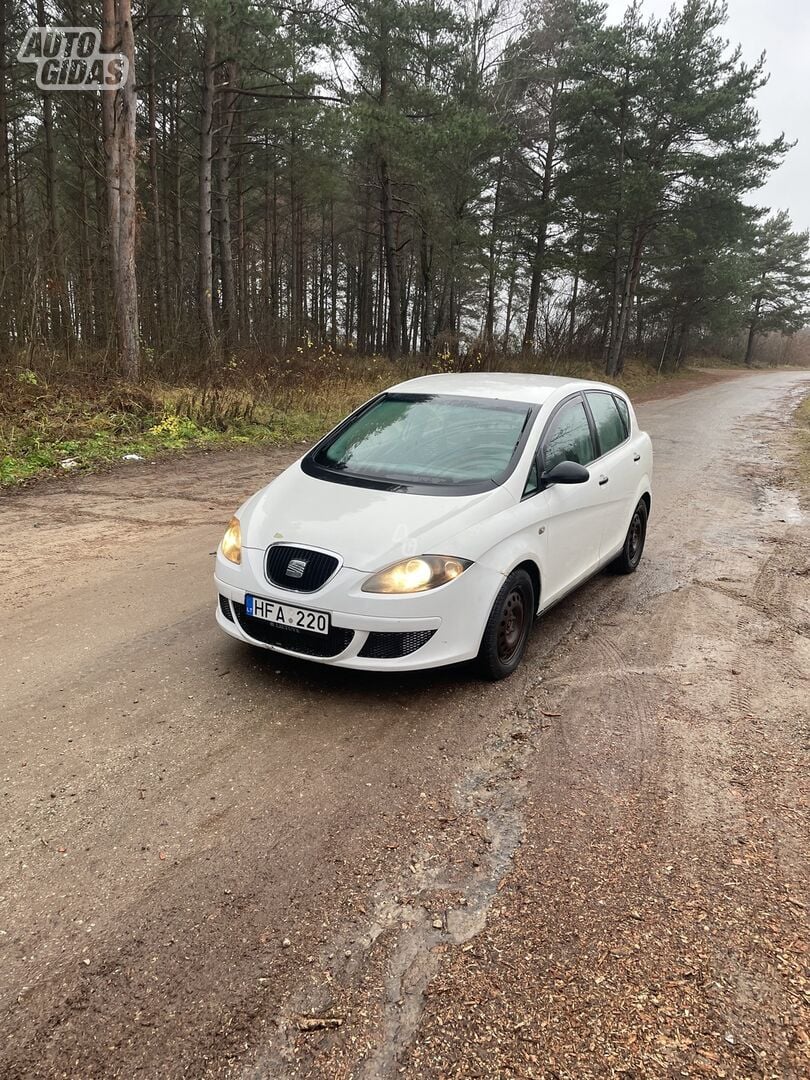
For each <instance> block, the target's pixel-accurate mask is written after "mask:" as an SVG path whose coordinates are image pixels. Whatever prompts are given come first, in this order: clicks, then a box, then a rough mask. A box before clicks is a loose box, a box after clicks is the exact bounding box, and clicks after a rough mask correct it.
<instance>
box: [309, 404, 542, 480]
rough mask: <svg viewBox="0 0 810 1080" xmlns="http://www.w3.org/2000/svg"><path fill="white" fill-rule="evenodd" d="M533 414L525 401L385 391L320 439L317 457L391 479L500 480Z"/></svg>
mask: <svg viewBox="0 0 810 1080" xmlns="http://www.w3.org/2000/svg"><path fill="white" fill-rule="evenodd" d="M530 414H531V409H530V407H529V406H528V405H525V404H521V403H519V402H504V401H492V400H489V399H486V398H468V397H446V396H442V395H439V396H434V395H425V394H419V395H416V394H386V395H385V396H384V397H382V398H379V399H377V401H375V402H373V403H372V404H371V405H370V406H369V407H368V408H367V409H364V410H363V411H362V412H361V413H360V414H359V415H358V416H356V417H355V418H354V419H353V420H350V421H349V422H348V424H346V425H345V426H344V427H342V428H338V429H337V431H336V432H335V434H334V435H333V436H331V437H330V438H328V439H327V441H326V442H324V443H323V444H321V446H320V447H319V448H318V450H317V452H316V453H315V455H314V458H313V460H314V462H315V464H316V465H318V466H320V467H321V468H326V469H328V470H334V471H336V472H339V473H340V474H341V475H342V476H344V477H346V478H348V477H357V478H359V479H364V480H380V481H383V482H385V483H386V484H389V483H391V484H402V485H409V484H416V485H421V484H426V485H441V486H451V487H453V486H460V487H462V486H463V487H465V488H466V487H468V486H469V485H481V484H485V485H486V486H495V485H497V484H499V483H501V482H502V481H503V480H504V479H505V478H506V476H507V475H508V473H509V470H510V465H511V464H512V459H513V457H514V456H515V452H516V450H517V448H518V446H519V444H520V440H521V435H522V433H523V430H524V428H525V426H526V422H527V420H528V418H529V416H530Z"/></svg>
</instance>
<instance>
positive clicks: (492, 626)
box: [478, 570, 537, 681]
mask: <svg viewBox="0 0 810 1080" xmlns="http://www.w3.org/2000/svg"><path fill="white" fill-rule="evenodd" d="M536 609H537V598H536V597H535V595H534V585H533V584H532V579H531V578H530V577H529V575H528V574H527V573H526V571H525V570H513V571H512V573H511V574H510V575H509V577H508V578H507V579H506V581H505V582H504V583H503V585H502V586H501V588H500V590H499V592H498V595H497V596H496V597H495V603H494V604H493V605H492V611H491V612H490V613H489V618H488V619H487V625H486V628H485V629H484V636H483V637H482V638H481V648H480V649H479V650H478V670H479V672H480V673H481V675H483V677H484V678H485V679H491V680H493V681H494V680H497V679H505V678H506V677H507V676H508V675H511V674H512V672H513V671H514V670H515V668H517V666H518V664H519V663H520V661H521V660H522V659H523V654H524V652H525V651H526V643H527V641H528V640H529V631H530V630H531V628H532V622H533V621H534V613H535V611H536Z"/></svg>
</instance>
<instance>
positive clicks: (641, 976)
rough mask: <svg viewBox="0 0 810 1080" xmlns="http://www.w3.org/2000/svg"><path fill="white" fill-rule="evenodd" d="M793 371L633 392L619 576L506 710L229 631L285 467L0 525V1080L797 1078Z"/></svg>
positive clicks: (806, 1047) (442, 683) (458, 691)
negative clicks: (239, 581) (635, 465)
mask: <svg viewBox="0 0 810 1080" xmlns="http://www.w3.org/2000/svg"><path fill="white" fill-rule="evenodd" d="M809 382H810V380H808V378H807V376H806V374H805V375H801V374H790V373H785V372H777V373H763V374H756V375H751V376H744V377H741V378H737V379H735V380H732V381H726V382H719V383H712V385H704V386H703V387H702V388H699V389H693V390H691V391H690V392H688V393H686V394H684V395H682V396H680V397H674V398H669V399H667V400H660V401H654V402H651V403H648V404H646V405H644V406H642V408H641V409H640V416H641V419H642V422H643V423H644V424H645V426H646V427H647V428H648V430H649V431H650V432H651V434H652V436H653V439H654V443H655V450H656V470H657V474H656V485H655V493H654V504H653V516H652V519H651V528H650V534H649V539H648V548H647V553H646V556H645V559H644V561H643V563H642V567H641V568H640V570H639V572H638V573H637V574H636V575H635V576H634V577H632V578H629V579H622V578H612V577H610V576H608V575H600V576H599V577H597V578H596V579H594V580H593V581H592V582H590V583H589V584H588V585H586V586H585V587H584V588H582V589H581V590H579V592H578V593H577V594H575V595H574V596H572V597H570V598H569V599H568V600H566V601H565V602H563V603H562V604H560V605H559V606H558V607H557V608H556V609H555V610H554V611H552V612H551V613H549V615H548V616H547V617H546V618H544V619H543V620H542V622H541V623H540V624H538V626H537V627H536V629H535V632H534V635H533V640H532V644H531V648H530V652H529V655H528V657H527V661H526V663H525V664H524V667H523V668H522V669H521V671H520V672H519V674H518V675H516V676H515V677H514V678H513V679H511V680H509V681H508V682H507V683H505V684H499V685H497V686H488V685H482V684H480V683H477V682H475V681H473V680H472V679H471V677H470V673H469V672H468V671H466V670H446V671H440V672H434V673H423V674H417V675H413V676H409V677H407V678H405V677H398V678H393V679H392V678H383V677H373V678H371V677H369V676H367V675H361V674H359V673H351V672H339V671H333V670H330V669H328V668H323V667H319V666H317V665H311V664H304V663H297V662H292V661H289V660H286V659H284V658H281V657H279V656H277V655H274V654H272V653H265V652H256V653H254V652H252V651H251V650H244V649H242V648H240V647H239V646H238V645H237V644H236V643H235V642H231V641H230V640H229V639H226V638H225V637H224V636H223V635H221V634H220V632H219V631H218V630H217V628H216V627H215V625H214V623H213V617H212V606H213V603H212V601H213V594H212V590H211V587H210V577H209V575H210V571H211V563H212V559H211V553H212V552H213V551H214V548H215V545H216V543H217V541H218V539H219V536H220V533H221V530H222V526H223V523H224V522H225V521H226V520H227V518H228V517H229V516H230V513H231V512H232V510H233V508H234V506H235V505H237V504H238V502H239V501H241V499H242V497H244V495H246V494H247V493H249V492H250V491H252V490H254V489H255V488H256V487H257V486H259V484H261V483H263V482H264V481H265V480H266V479H267V478H268V477H269V476H271V475H273V473H274V472H276V471H277V470H278V469H280V468H281V467H282V466H283V465H284V464H286V463H287V461H288V460H289V459H290V455H289V454H283V453H279V452H272V453H265V454H261V453H257V452H243V453H242V452H240V453H236V452H234V453H231V454H226V453H218V454H210V455H203V456H197V457H193V458H187V459H181V460H176V461H172V462H167V463H162V464H160V465H157V466H151V465H148V464H145V465H134V466H132V468H131V469H127V470H126V471H124V470H118V471H116V472H113V473H110V474H107V475H103V476H97V477H86V478H83V477H75V478H69V479H67V480H62V481H61V482H59V483H56V482H53V483H44V484H40V485H37V486H36V487H34V488H32V489H30V490H29V491H27V492H23V493H15V494H14V495H12V496H9V497H7V498H4V499H3V500H2V501H0V529H1V530H2V535H3V544H2V554H1V555H0V571H1V572H0V603H2V613H3V618H2V622H0V658H1V659H2V666H1V667H0V693H1V694H2V696H1V697H0V701H2V708H1V711H0V733H2V745H3V757H2V767H0V775H1V776H2V784H1V785H0V800H1V801H0V814H1V815H2V834H1V835H0V843H1V844H2V861H1V862H0V962H1V963H2V969H1V970H2V973H3V978H2V980H1V981H0V1040H1V1041H0V1075H2V1076H3V1077H20V1078H21V1077H40V1076H42V1077H46V1076H47V1077H57V1076H58V1077H63V1076H67V1077H75V1078H79V1077H81V1078H94V1077H155V1076H160V1077H181V1076H184V1077H188V1076H191V1077H200V1078H203V1077H220V1076H227V1077H234V1078H236V1077H238V1078H240V1080H248V1078H257V1080H258V1078H260V1077H280V1076H291V1077H293V1076H294V1077H297V1076H302V1077H303V1076H311V1077H350V1076H351V1077H368V1078H374V1077H389V1076H392V1077H393V1076H399V1075H404V1076H408V1077H413V1078H416V1077H448V1078H449V1077H456V1076H464V1077H471V1076H479V1077H518V1076H520V1077H544V1078H545V1077H548V1078H571V1080H580V1078H583V1080H584V1078H588V1077H636V1078H639V1077H669V1076H673V1077H675V1076H717V1077H774V1078H776V1077H778V1078H780V1080H781V1078H791V1077H797V1078H798V1077H803V1076H806V1075H807V1074H808V1072H810V1036H808V1029H810V1024H809V1023H808V1013H807V1007H808V990H809V987H808V981H807V967H806V962H807V932H806V931H807V912H808V906H807V905H808V904H810V895H809V894H810V890H809V889H808V867H807V852H808V849H809V846H808V839H809V837H808V831H810V830H808V823H807V801H808V788H807V772H806V767H807V750H808V727H810V706H809V705H808V702H809V701H810V643H809V642H808V630H809V629H810V544H808V535H809V534H810V517H809V516H808V508H807V507H806V506H805V507H802V505H801V502H800V500H799V499H797V498H796V496H795V495H794V494H792V493H791V491H790V490H789V468H788V466H789V455H790V451H789V442H788V437H787V432H786V419H787V417H788V416H789V411H790V406H791V402H792V401H794V400H796V398H797V394H798V393H799V392H800V389H801V387H802V386H803V387H804V388H805V389H807V387H808V383H809Z"/></svg>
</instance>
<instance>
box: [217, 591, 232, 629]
mask: <svg viewBox="0 0 810 1080" xmlns="http://www.w3.org/2000/svg"><path fill="white" fill-rule="evenodd" d="M219 610H220V611H221V612H222V614H223V615H224V616H225V618H226V619H228V621H229V622H233V615H232V614H231V603H230V601H229V600H228V597H227V596H223V595H222V593H220V594H219Z"/></svg>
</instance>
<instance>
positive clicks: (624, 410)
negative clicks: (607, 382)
mask: <svg viewBox="0 0 810 1080" xmlns="http://www.w3.org/2000/svg"><path fill="white" fill-rule="evenodd" d="M613 400H614V401H615V402H616V408H617V409H618V410H619V415H620V416H621V418H622V422H623V424H624V430H625V433H626V434H627V435H629V434H630V410H629V409H628V407H627V402H626V401H625V400H624V398H622V397H619V395H618V394H614V395H613Z"/></svg>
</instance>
